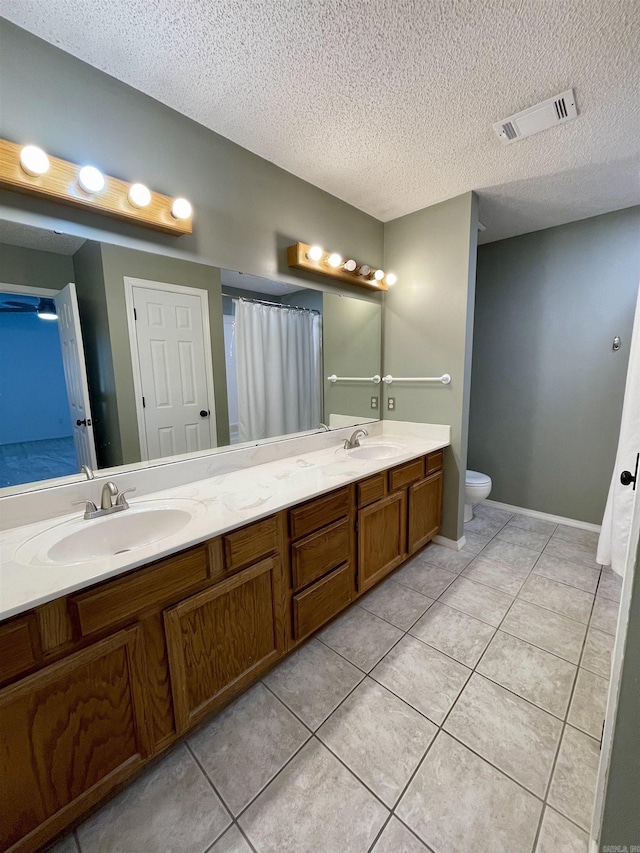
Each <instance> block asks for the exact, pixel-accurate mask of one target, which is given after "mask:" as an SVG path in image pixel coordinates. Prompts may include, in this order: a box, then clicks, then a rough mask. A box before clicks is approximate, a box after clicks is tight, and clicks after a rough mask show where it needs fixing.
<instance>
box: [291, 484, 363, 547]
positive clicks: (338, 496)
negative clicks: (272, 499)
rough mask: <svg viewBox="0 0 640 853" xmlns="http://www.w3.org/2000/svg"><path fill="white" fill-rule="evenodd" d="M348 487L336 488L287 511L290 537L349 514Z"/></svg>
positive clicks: (303, 533) (301, 534)
mask: <svg viewBox="0 0 640 853" xmlns="http://www.w3.org/2000/svg"><path fill="white" fill-rule="evenodd" d="M349 503H350V500H349V489H348V488H345V489H338V491H336V492H331V493H330V494H328V495H323V497H321V498H316V499H315V500H313V501H309V503H306V504H303V506H301V507H296V508H295V509H292V510H290V511H289V529H290V530H291V538H292V539H299V538H300V537H301V536H306V535H307V533H313V531H314V530H319V529H320V528H321V527H324V526H325V525H326V524H331V522H332V521H337V520H338V519H339V518H342V517H343V516H345V515H349V509H350V507H349Z"/></svg>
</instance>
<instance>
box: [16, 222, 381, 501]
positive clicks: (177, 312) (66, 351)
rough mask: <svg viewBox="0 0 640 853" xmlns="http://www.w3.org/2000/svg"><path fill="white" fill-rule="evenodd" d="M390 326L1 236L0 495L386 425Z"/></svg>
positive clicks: (40, 240)
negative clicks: (83, 475)
mask: <svg viewBox="0 0 640 853" xmlns="http://www.w3.org/2000/svg"><path fill="white" fill-rule="evenodd" d="M381 323H382V310H381V303H380V296H379V294H367V293H363V294H362V296H361V297H360V296H353V297H351V296H344V295H342V294H340V293H337V292H335V291H333V290H332V289H331V288H330V286H328V287H326V288H325V289H322V285H321V284H320V283H318V284H317V285H315V283H314V286H313V287H307V286H304V285H303V284H302V282H301V283H300V284H296V283H291V282H290V281H287V282H285V281H271V280H267V279H264V278H259V277H257V276H253V275H247V274H243V273H242V272H237V271H230V270H225V269H218V268H216V267H212V266H207V265H204V264H199V263H194V262H192V261H186V260H180V259H177V258H174V257H167V256H163V255H159V254H154V253H149V252H142V251H137V250H134V249H129V248H123V247H121V246H116V245H113V244H110V243H102V242H95V241H92V240H83V239H81V238H78V237H75V236H69V235H65V234H57V233H55V232H52V231H46V230H43V229H40V228H34V227H31V226H28V225H21V224H16V223H9V222H3V221H0V494H10V493H15V492H18V491H22V490H24V489H25V488H34V484H40V483H42V481H49V482H48V483H46V485H51V481H52V480H57V479H59V478H62V477H71V476H75V477H77V476H78V473H79V472H80V471H81V469H82V466H83V465H86V466H88V467H90V468H92V469H103V468H114V467H119V466H122V465H128V466H130V465H135V464H160V463H162V462H164V461H167V460H171V459H175V458H177V457H178V458H179V457H181V456H183V455H184V454H193V453H196V454H197V453H212V452H219V451H221V450H223V449H225V448H227V449H228V448H233V447H236V446H239V445H242V444H247V443H249V444H257V443H260V442H263V441H273V440H277V439H280V438H283V437H286V436H290V435H295V434H299V433H305V432H309V431H317V430H319V429H325V428H329V429H332V428H338V427H343V426H348V425H351V424H359V423H365V422H367V421H371V420H377V419H378V417H379V409H378V407H379V405H380V385H379V384H376V383H375V382H373V381H371V378H372V377H374V376H375V375H376V374H380V373H381V372H382V367H381ZM329 377H331V381H330V379H329ZM335 377H337V381H336V379H335ZM43 485H44V484H43Z"/></svg>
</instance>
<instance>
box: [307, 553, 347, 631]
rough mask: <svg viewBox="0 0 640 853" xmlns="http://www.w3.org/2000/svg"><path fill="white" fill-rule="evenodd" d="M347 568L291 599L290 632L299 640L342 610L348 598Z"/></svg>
mask: <svg viewBox="0 0 640 853" xmlns="http://www.w3.org/2000/svg"><path fill="white" fill-rule="evenodd" d="M351 571H352V570H351V565H350V563H345V564H344V565H343V566H340V568H339V569H335V570H334V571H333V572H331V574H330V575H327V577H326V578H323V579H322V580H321V581H318V583H315V584H314V585H313V586H310V587H309V589H305V591H304V592H300V593H298V595H294V597H293V630H294V635H295V639H296V640H302V639H303V638H304V637H307V636H308V635H309V634H311V633H313V632H314V631H315V630H316V628H319V627H320V626H321V625H324V623H325V622H328V621H329V619H331V617H332V616H335V614H336V613H339V612H340V611H341V610H343V609H344V608H345V607H346V606H347V605H348V604H349V603H350V602H351V595H352V581H351Z"/></svg>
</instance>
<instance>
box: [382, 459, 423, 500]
mask: <svg viewBox="0 0 640 853" xmlns="http://www.w3.org/2000/svg"><path fill="white" fill-rule="evenodd" d="M423 477H424V457H423V458H421V459H414V460H413V461H412V462H405V464H404V465H398V467H397V468H392V469H391V471H389V491H390V492H395V491H396V489H404V488H405V486H408V485H410V483H415V482H416V480H421V479H422V478H423Z"/></svg>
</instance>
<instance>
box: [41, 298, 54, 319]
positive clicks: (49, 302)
mask: <svg viewBox="0 0 640 853" xmlns="http://www.w3.org/2000/svg"><path fill="white" fill-rule="evenodd" d="M36 312H37V314H38V317H40V319H41V320H57V319H58V312H57V310H56V303H55V302H54V301H53V299H45V298H44V297H42V298H41V299H40V301H39V302H38V307H37V308H36Z"/></svg>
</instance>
